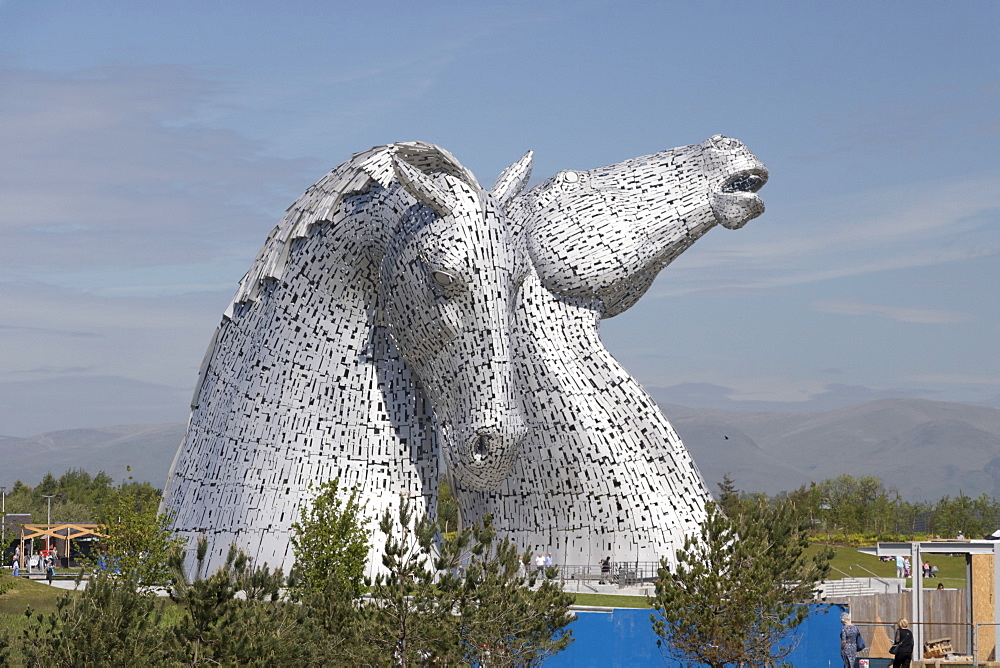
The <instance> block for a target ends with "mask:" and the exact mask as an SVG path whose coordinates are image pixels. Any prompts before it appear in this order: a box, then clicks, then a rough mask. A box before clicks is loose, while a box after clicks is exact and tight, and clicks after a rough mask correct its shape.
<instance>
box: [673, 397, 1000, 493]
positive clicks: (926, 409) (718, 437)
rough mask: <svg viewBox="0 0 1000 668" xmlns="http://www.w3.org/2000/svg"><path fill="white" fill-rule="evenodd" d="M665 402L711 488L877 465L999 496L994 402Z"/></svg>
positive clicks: (893, 474) (999, 426)
mask: <svg viewBox="0 0 1000 668" xmlns="http://www.w3.org/2000/svg"><path fill="white" fill-rule="evenodd" d="M662 409H663V411H664V413H665V414H666V415H667V417H668V418H669V419H670V421H671V422H672V423H673V425H674V428H675V429H677V431H678V433H679V434H680V435H681V438H683V439H684V442H685V444H686V445H687V446H688V449H689V450H690V451H691V454H692V456H693V457H694V459H695V461H696V462H697V463H698V467H699V468H700V469H701V472H702V475H704V476H705V479H706V480H708V482H709V485H710V486H711V487H712V491H716V489H717V488H716V486H715V484H716V483H717V482H718V481H720V480H721V479H722V476H723V474H725V473H726V472H729V473H730V474H731V475H732V477H733V478H734V479H735V481H736V483H737V486H739V487H740V488H742V489H747V490H754V491H763V492H768V493H774V492H779V491H782V490H787V489H793V488H795V487H797V486H798V485H800V484H802V482H803V481H809V480H815V481H818V480H823V479H826V478H834V477H836V476H838V475H841V474H844V473H849V474H851V475H854V476H862V475H877V476H879V477H881V478H882V479H883V480H884V481H885V482H886V483H887V484H889V485H891V486H893V487H897V488H898V489H899V490H900V492H902V493H903V495H904V497H905V498H907V499H911V500H921V499H924V500H937V499H939V498H940V497H942V496H944V495H946V494H949V495H955V494H957V493H958V492H959V491H963V492H965V493H966V494H968V495H971V496H978V495H979V494H983V493H987V494H992V495H993V496H996V497H1000V410H998V409H995V408H987V407H982V406H969V405H965V404H952V403H944V402H938V401H926V400H922V399H882V400H879V401H872V402H869V403H865V404H860V405H857V406H851V407H849V408H841V409H839V410H834V411H827V412H823V413H796V414H790V413H742V412H735V411H718V410H699V409H691V408H685V407H681V406H662ZM720 429H725V430H726V431H725V432H720V431H719V430H720ZM725 436H728V437H729V438H728V440H726V439H725ZM775 462H778V464H777V465H776V464H775ZM790 471H793V472H795V473H798V474H799V477H798V478H796V476H795V475H794V474H793V473H791V472H790Z"/></svg>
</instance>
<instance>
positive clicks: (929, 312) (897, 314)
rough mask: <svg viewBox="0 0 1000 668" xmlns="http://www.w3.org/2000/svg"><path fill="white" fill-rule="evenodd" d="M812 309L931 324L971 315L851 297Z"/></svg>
mask: <svg viewBox="0 0 1000 668" xmlns="http://www.w3.org/2000/svg"><path fill="white" fill-rule="evenodd" d="M812 306H813V309H814V310H816V311H819V312H820V313H834V314H837V315H878V316H882V317H885V318H889V319H890V320H895V321H897V322H912V323H922V324H932V325H950V324H954V323H960V322H969V321H971V320H973V317H972V316H971V315H969V314H968V313H958V312H956V311H945V310H941V309H930V308H906V307H901V306H884V305H880V304H864V303H861V302H858V301H854V300H851V299H826V300H822V301H818V302H814V303H813V305H812Z"/></svg>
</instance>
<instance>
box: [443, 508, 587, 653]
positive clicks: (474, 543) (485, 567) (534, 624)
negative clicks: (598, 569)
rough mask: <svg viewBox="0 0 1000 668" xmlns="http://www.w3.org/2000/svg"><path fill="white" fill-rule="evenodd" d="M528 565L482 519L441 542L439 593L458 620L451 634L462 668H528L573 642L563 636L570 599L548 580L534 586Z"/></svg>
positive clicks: (527, 558) (527, 556)
mask: <svg viewBox="0 0 1000 668" xmlns="http://www.w3.org/2000/svg"><path fill="white" fill-rule="evenodd" d="M530 561H531V555H530V553H525V554H523V555H521V554H518V552H517V547H516V546H515V545H514V543H513V542H512V541H510V540H501V539H498V537H497V535H496V531H495V530H494V529H493V522H492V517H490V516H489V515H487V516H486V517H485V518H484V520H483V524H482V525H481V526H473V527H470V528H468V529H466V530H464V531H462V532H460V533H459V534H458V535H457V536H455V537H454V538H451V539H445V541H444V543H443V545H442V549H441V556H440V557H439V559H438V560H437V567H438V569H439V570H440V571H441V572H442V576H441V579H440V581H439V583H438V587H439V590H440V591H441V605H442V606H446V607H448V608H450V609H451V610H452V611H453V612H454V613H456V614H457V615H458V619H457V620H455V622H454V624H453V627H454V633H455V634H456V635H457V637H458V640H459V643H458V647H459V648H460V660H461V661H462V662H463V663H465V664H468V665H481V666H486V665H488V666H535V665H539V664H540V663H541V662H542V661H544V660H545V659H546V658H547V657H549V656H552V655H554V654H556V653H558V652H560V651H562V650H563V649H565V648H566V647H567V646H569V644H570V643H571V642H572V641H573V638H572V632H571V631H569V630H568V629H566V626H568V625H569V623H570V622H571V621H572V616H571V614H570V612H569V606H570V604H571V603H572V602H573V597H572V596H570V595H569V594H566V593H564V592H563V591H562V589H561V588H560V587H559V585H558V584H557V583H556V582H554V581H552V580H545V581H544V582H542V583H541V584H540V585H538V584H536V581H535V577H536V571H535V570H534V569H533V568H530V567H529V566H530ZM463 564H464V567H463V566H462V565H463Z"/></svg>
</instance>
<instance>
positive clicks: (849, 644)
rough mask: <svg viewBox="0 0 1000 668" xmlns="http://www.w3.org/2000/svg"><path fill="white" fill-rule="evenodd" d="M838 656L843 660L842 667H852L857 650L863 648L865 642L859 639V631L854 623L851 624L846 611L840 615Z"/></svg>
mask: <svg viewBox="0 0 1000 668" xmlns="http://www.w3.org/2000/svg"><path fill="white" fill-rule="evenodd" d="M840 623H841V624H843V626H842V627H841V629H840V658H841V659H843V660H844V668H854V663H855V660H856V659H857V658H858V650H862V649H864V648H865V642H864V640H862V639H861V631H859V630H858V627H857V626H855V625H854V624H851V616H850V615H849V614H847V613H846V612H845V613H844V614H842V615H841V616H840Z"/></svg>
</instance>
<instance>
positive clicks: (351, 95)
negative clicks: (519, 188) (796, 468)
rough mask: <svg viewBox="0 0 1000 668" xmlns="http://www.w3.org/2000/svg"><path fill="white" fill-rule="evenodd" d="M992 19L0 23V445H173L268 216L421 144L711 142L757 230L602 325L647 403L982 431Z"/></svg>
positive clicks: (827, 6)
mask: <svg viewBox="0 0 1000 668" xmlns="http://www.w3.org/2000/svg"><path fill="white" fill-rule="evenodd" d="M998 44H1000V3H996V2H992V1H990V2H955V3H941V2H906V3H902V2H878V3H873V2H858V3H846V2H842V3H804V2H762V3H746V2H732V3H730V2H700V3H693V2H690V3H689V2H684V3H680V2H677V3H672V2H650V3H642V2H635V3H620V2H523V3H500V2H497V3H491V4H485V3H475V2H468V1H466V2H425V3H409V2H402V3H397V2H391V1H390V2H382V3H377V4H371V3H346V2H302V1H295V0H287V1H286V2H283V3H280V5H279V3H265V2H253V1H243V2H219V1H213V0H200V1H199V2H186V1H176V0H175V1H172V2H169V3H163V2H155V3H154V2H143V1H133V2H129V3H119V2H97V1H95V2H86V1H82V0H75V1H73V2H59V1H47V0H30V1H29V0H0V350H2V351H3V352H2V356H0V399H2V401H0V434H4V435H11V436H18V435H29V434H35V433H40V432H43V431H49V430H55V429H64V428H73V427H83V426H99V425H111V424H125V423H152V422H174V421H183V420H185V419H186V417H187V410H188V409H187V405H188V401H189V399H190V393H191V390H192V388H193V385H194V382H195V378H196V375H197V370H198V366H199V364H200V362H201V358H202V355H203V353H204V350H205V347H206V346H207V344H208V340H209V337H210V335H211V333H212V330H213V329H214V328H215V326H216V324H217V323H218V320H219V316H220V314H221V312H222V310H223V309H224V308H225V306H226V304H227V303H228V301H229V299H230V298H231V296H232V294H233V292H234V290H235V288H236V284H237V282H238V281H239V279H240V278H241V277H242V275H243V273H244V272H245V271H246V269H247V268H248V267H249V264H250V262H251V260H252V259H253V256H254V255H255V253H256V250H257V249H258V248H259V246H260V245H261V243H262V242H263V240H264V237H265V236H266V234H267V232H268V231H269V230H270V229H271V227H272V226H273V225H274V224H275V223H276V222H277V220H278V219H279V218H280V217H281V215H282V212H283V211H284V209H285V207H287V206H288V205H289V204H290V203H291V202H292V201H294V200H295V199H296V198H297V197H298V196H299V194H301V192H302V191H303V190H304V189H305V188H306V187H308V186H309V185H310V184H312V183H313V182H314V181H316V180H317V179H318V178H319V177H320V176H322V175H323V174H324V173H325V172H326V171H327V170H328V169H329V168H330V167H332V166H333V165H335V164H337V163H339V162H342V161H343V160H345V159H347V158H348V157H350V155H351V154H352V153H355V152H357V151H360V150H364V149H366V148H369V147H370V146H373V145H377V144H384V143H389V142H393V141H406V140H414V139H420V140H425V141H430V142H434V143H436V144H439V145H441V146H443V147H445V148H447V149H448V150H450V151H451V152H452V153H454V154H455V155H456V156H457V157H458V158H459V159H460V160H461V161H462V162H463V163H464V164H465V165H466V166H468V167H469V168H470V169H472V171H473V172H474V173H475V174H476V175H477V176H478V177H479V179H480V181H482V182H483V183H485V184H490V183H492V182H493V179H494V178H495V177H496V175H497V174H498V173H499V172H500V170H501V169H503V168H504V167H505V166H506V165H507V164H509V163H510V162H512V161H514V160H515V159H516V158H518V157H519V156H520V155H522V154H523V153H524V151H525V150H527V149H532V150H534V152H535V168H534V174H535V177H536V178H535V180H536V181H537V180H540V179H541V178H545V177H547V176H549V175H551V174H553V173H555V172H557V171H559V170H561V169H589V168H593V167H598V166H601V165H606V164H611V163H615V162H619V161H621V160H624V159H627V158H630V157H634V156H638V155H644V154H648V153H652V152H655V151H659V150H663V149H666V148H671V147H674V146H681V145H685V144H691V143H695V142H700V141H702V140H704V139H706V138H707V137H709V136H711V135H713V134H716V133H723V134H726V135H729V136H732V137H737V138H739V139H741V140H743V141H744V142H745V143H746V144H747V145H748V146H749V147H750V149H751V150H753V151H754V152H755V153H756V154H757V155H758V156H759V157H760V158H761V159H762V160H763V161H764V163H765V164H767V166H768V168H769V169H770V172H771V178H770V181H769V183H768V184H767V186H765V188H764V189H763V191H762V192H761V195H762V196H763V198H764V201H765V203H766V205H767V211H766V212H765V214H764V215H763V216H762V217H761V218H758V219H756V220H754V221H752V222H751V223H750V224H748V225H747V226H746V227H745V228H743V229H741V230H738V231H731V230H725V229H722V228H718V229H716V230H713V231H712V232H711V233H710V234H708V235H707V236H706V237H704V238H703V239H701V240H700V241H699V242H698V243H697V244H695V245H694V246H693V247H692V248H691V249H690V250H688V251H687V252H686V253H685V255H684V256H682V257H681V258H680V259H679V260H678V261H676V262H675V263H674V264H673V265H671V266H670V267H668V268H667V269H666V270H664V272H663V273H662V274H661V275H660V277H659V279H658V280H657V282H656V284H655V285H654V287H653V288H652V290H651V291H650V293H649V294H648V295H647V296H646V297H644V299H643V300H642V301H641V302H640V303H639V304H638V305H637V306H636V307H634V308H633V309H632V310H630V311H628V312H627V313H625V314H623V315H621V316H618V317H616V318H613V319H611V320H607V321H605V322H604V323H603V326H602V333H603V337H604V340H605V342H606V344H607V346H608V347H609V349H611V351H612V352H613V353H614V354H615V355H616V356H617V357H618V358H619V359H620V360H621V361H622V362H623V363H624V364H625V366H626V367H628V368H629V369H631V370H632V371H633V373H634V374H635V375H636V377H637V378H638V379H639V380H640V381H641V382H642V383H643V384H644V385H645V386H646V387H647V388H648V389H650V391H651V392H652V393H653V394H654V396H656V397H657V398H660V399H662V400H666V401H672V402H675V403H680V404H687V405H691V406H704V407H718V408H732V409H747V410H758V409H768V410H789V411H801V410H821V409H829V408H835V407H839V406H844V405H849V404H852V403H858V402H862V401H867V400H871V399H876V398H882V397H921V398H927V399H934V400H940V401H957V402H964V403H976V404H984V405H989V406H994V407H1000V354H998V353H1000V350H998V343H997V342H998V340H1000V300H998V298H997V294H998V292H1000V262H998V258H1000V160H998V156H1000V55H998V54H1000V49H998V48H997V45H998Z"/></svg>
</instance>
